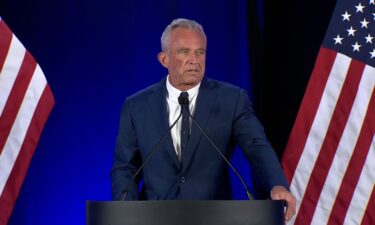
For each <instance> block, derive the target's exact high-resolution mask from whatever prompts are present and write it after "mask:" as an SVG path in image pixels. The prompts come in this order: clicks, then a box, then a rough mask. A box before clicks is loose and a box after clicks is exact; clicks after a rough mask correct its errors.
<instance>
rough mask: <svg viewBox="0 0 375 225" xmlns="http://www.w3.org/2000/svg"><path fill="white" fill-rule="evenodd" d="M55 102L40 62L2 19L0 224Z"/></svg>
mask: <svg viewBox="0 0 375 225" xmlns="http://www.w3.org/2000/svg"><path fill="white" fill-rule="evenodd" d="M53 105H54V98H53V95H52V92H51V90H50V88H49V86H48V84H47V81H46V78H45V77H44V74H43V72H42V70H41V69H40V67H39V65H38V64H37V63H36V61H35V59H34V58H33V57H32V56H31V55H30V53H29V52H28V51H27V50H26V49H25V48H24V46H23V45H22V44H21V43H20V41H19V40H18V39H17V38H16V37H15V36H14V34H13V33H12V32H11V31H10V29H9V28H8V27H7V25H6V24H5V22H4V21H3V20H2V19H1V18H0V225H5V224H7V222H8V219H9V217H10V215H11V212H12V209H13V207H14V204H15V202H16V199H17V196H18V193H19V190H20V188H21V185H22V182H23V180H24V177H25V175H26V172H27V169H28V167H29V164H30V161H31V158H32V155H33V153H34V150H35V148H36V145H37V143H38V140H39V137H40V134H41V132H42V129H43V127H44V124H45V122H46V120H47V118H48V116H49V114H50V112H51V110H52V108H53Z"/></svg>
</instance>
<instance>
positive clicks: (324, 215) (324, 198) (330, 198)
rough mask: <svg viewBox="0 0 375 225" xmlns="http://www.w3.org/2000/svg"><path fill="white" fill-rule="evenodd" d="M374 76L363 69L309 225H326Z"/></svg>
mask: <svg viewBox="0 0 375 225" xmlns="http://www.w3.org/2000/svg"><path fill="white" fill-rule="evenodd" d="M374 74H375V69H374V68H373V67H371V66H366V67H365V69H364V71H363V75H362V79H361V81H360V83H359V87H358V91H357V95H356V98H355V100H354V103H353V107H352V110H351V112H350V115H349V118H348V122H347V124H346V126H345V129H344V132H343V135H342V138H341V140H340V143H339V145H338V148H337V151H336V154H335V157H334V159H333V162H332V165H331V169H330V170H329V173H328V176H327V182H325V184H324V186H323V189H322V191H321V195H320V197H319V201H318V204H317V207H316V211H315V214H314V217H313V220H312V222H311V224H327V222H328V218H329V216H330V213H331V210H332V207H333V204H334V202H335V199H336V196H337V193H338V191H339V189H340V185H341V182H342V179H343V177H344V175H345V171H346V170H347V166H348V164H349V161H350V158H351V156H352V154H353V151H354V148H355V144H356V143H357V139H358V136H359V133H360V131H361V127H362V124H363V120H364V118H365V116H366V112H367V108H368V105H369V101H370V99H371V94H372V90H373V89H374V85H375V79H374V78H373V75H374Z"/></svg>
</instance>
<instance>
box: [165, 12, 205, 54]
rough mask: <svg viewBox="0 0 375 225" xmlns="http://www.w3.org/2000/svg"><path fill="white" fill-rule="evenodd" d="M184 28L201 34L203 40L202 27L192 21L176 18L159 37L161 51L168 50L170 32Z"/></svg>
mask: <svg viewBox="0 0 375 225" xmlns="http://www.w3.org/2000/svg"><path fill="white" fill-rule="evenodd" d="M178 27H181V28H185V29H194V30H197V31H199V32H201V33H202V34H203V37H204V39H207V38H206V34H205V33H204V30H203V27H202V25H200V24H199V23H198V22H196V21H194V20H189V19H184V18H178V19H174V20H173V21H172V22H171V23H170V24H169V25H168V26H167V27H166V28H165V30H164V32H163V34H162V35H161V38H160V40H161V49H162V51H163V52H165V51H167V50H168V44H169V43H168V41H169V37H170V36H171V32H172V31H173V30H174V29H176V28H178Z"/></svg>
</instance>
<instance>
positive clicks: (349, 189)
mask: <svg viewBox="0 0 375 225" xmlns="http://www.w3.org/2000/svg"><path fill="white" fill-rule="evenodd" d="M374 107H375V93H374V92H373V93H372V96H371V100H370V104H369V107H368V110H367V113H366V117H365V119H364V122H363V126H362V128H361V133H360V136H359V137H358V141H357V143H356V146H355V148H354V152H353V155H352V158H351V159H350V162H349V164H348V170H347V171H346V173H345V175H344V178H343V180H342V184H341V186H340V189H339V192H338V194H337V197H336V201H335V203H334V205H333V208H332V211H331V215H330V217H329V220H328V224H343V222H344V219H345V214H346V212H347V210H348V208H349V204H350V202H351V199H352V197H353V194H354V190H355V188H356V185H357V182H358V180H359V177H360V175H361V172H362V168H363V165H364V164H365V161H366V156H367V154H368V151H369V148H370V146H371V142H372V138H373V135H374V132H375V109H374Z"/></svg>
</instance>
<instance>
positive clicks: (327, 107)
mask: <svg viewBox="0 0 375 225" xmlns="http://www.w3.org/2000/svg"><path fill="white" fill-rule="evenodd" d="M350 62H351V59H350V58H349V57H347V56H345V55H343V54H340V53H337V55H336V59H335V62H334V64H333V66H332V70H331V72H330V75H329V77H328V80H327V84H326V87H325V88H324V91H323V95H322V99H321V102H320V104H319V107H318V110H317V113H316V116H315V118H314V121H313V124H312V126H311V130H310V133H309V135H308V138H307V140H306V144H305V147H304V149H303V152H302V155H301V159H300V160H299V162H298V165H297V167H296V171H298V172H297V173H295V174H294V176H293V180H292V184H291V191H292V193H293V194H294V195H295V197H296V199H297V207H299V206H300V204H301V202H300V201H301V200H302V198H303V196H304V192H305V190H306V188H307V183H308V180H309V178H310V176H311V172H312V169H313V168H314V165H315V161H316V159H317V157H318V155H319V152H320V148H321V146H322V143H323V141H324V138H325V136H326V133H327V130H328V125H329V123H330V121H331V117H332V114H333V111H334V108H335V105H336V102H337V99H338V96H339V94H340V92H341V88H342V86H343V83H344V80H345V77H346V74H347V71H348V69H349V66H350ZM295 218H296V217H293V220H292V221H291V223H294V219H295Z"/></svg>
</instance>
